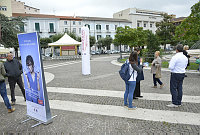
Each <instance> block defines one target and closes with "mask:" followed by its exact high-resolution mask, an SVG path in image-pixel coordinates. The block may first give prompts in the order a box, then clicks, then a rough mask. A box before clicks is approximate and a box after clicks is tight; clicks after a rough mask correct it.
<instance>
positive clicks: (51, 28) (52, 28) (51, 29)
mask: <svg viewBox="0 0 200 135" xmlns="http://www.w3.org/2000/svg"><path fill="white" fill-rule="evenodd" d="M49 26H50V32H54V26H53V23H50V24H49Z"/></svg>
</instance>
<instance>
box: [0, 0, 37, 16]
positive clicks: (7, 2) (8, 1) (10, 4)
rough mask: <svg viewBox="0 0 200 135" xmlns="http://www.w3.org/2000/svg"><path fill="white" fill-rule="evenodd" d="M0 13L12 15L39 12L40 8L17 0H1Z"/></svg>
mask: <svg viewBox="0 0 200 135" xmlns="http://www.w3.org/2000/svg"><path fill="white" fill-rule="evenodd" d="M0 13H1V14H4V15H5V16H7V17H12V13H22V14H39V13H40V9H38V8H34V7H31V6H28V5H25V3H24V2H21V1H17V0H0Z"/></svg>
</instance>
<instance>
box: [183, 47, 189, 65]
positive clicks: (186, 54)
mask: <svg viewBox="0 0 200 135" xmlns="http://www.w3.org/2000/svg"><path fill="white" fill-rule="evenodd" d="M183 54H184V55H185V56H186V57H187V58H188V64H187V67H188V66H190V55H188V52H187V51H186V50H183Z"/></svg>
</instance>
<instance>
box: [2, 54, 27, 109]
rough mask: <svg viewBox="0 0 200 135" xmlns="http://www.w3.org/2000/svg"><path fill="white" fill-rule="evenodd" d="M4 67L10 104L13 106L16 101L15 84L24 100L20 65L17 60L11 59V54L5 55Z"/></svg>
mask: <svg viewBox="0 0 200 135" xmlns="http://www.w3.org/2000/svg"><path fill="white" fill-rule="evenodd" d="M4 67H5V70H6V73H7V74H8V82H9V86H10V92H11V102H12V103H11V104H12V105H15V102H16V99H15V85H16V83H17V84H18V85H19V87H20V89H21V92H22V94H23V96H24V100H25V101H26V98H25V89H24V84H23V82H22V77H21V74H22V64H21V63H20V62H19V61H18V60H17V59H13V55H12V53H8V54H7V61H6V62H5V63H4Z"/></svg>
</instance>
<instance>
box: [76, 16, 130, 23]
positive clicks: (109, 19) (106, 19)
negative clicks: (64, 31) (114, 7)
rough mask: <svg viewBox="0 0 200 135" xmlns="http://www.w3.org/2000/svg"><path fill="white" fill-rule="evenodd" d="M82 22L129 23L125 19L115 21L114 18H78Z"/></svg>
mask: <svg viewBox="0 0 200 135" xmlns="http://www.w3.org/2000/svg"><path fill="white" fill-rule="evenodd" d="M79 17H80V18H81V19H83V20H88V21H109V22H127V23H131V21H129V20H126V19H116V18H102V17H85V16H79Z"/></svg>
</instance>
